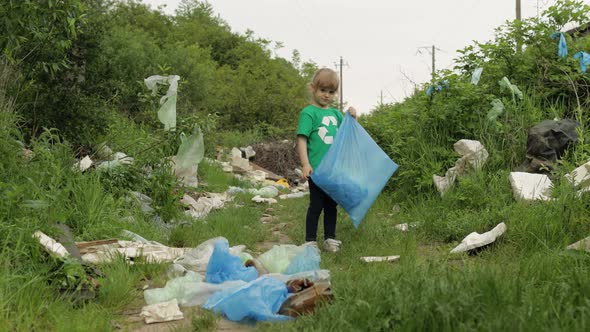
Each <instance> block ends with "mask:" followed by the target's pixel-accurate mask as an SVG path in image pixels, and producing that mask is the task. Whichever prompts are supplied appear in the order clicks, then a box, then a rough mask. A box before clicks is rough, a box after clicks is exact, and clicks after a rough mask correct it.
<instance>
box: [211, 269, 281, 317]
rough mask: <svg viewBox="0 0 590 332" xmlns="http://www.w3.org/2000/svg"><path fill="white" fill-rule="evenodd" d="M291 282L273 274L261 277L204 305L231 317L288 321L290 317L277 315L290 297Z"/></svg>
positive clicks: (225, 291) (219, 295)
mask: <svg viewBox="0 0 590 332" xmlns="http://www.w3.org/2000/svg"><path fill="white" fill-rule="evenodd" d="M287 295H288V290H287V285H285V283H284V282H282V281H280V280H276V279H274V278H270V277H261V278H258V279H256V280H254V281H252V282H250V283H248V284H247V285H245V286H241V287H236V288H232V289H228V290H224V291H221V292H217V293H215V294H213V295H212V296H211V297H210V298H209V300H208V301H207V303H205V305H203V308H205V309H209V310H213V311H214V312H215V313H222V314H223V315H225V316H226V317H227V318H228V319H229V320H232V321H241V320H243V319H245V318H252V319H254V320H256V321H284V320H289V319H291V318H290V317H288V316H283V315H279V314H277V312H278V311H279V309H280V308H281V305H282V304H283V302H285V300H286V299H287Z"/></svg>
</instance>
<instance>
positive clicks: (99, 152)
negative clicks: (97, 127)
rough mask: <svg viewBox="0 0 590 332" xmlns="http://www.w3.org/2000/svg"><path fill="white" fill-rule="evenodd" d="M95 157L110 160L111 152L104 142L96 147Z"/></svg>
mask: <svg viewBox="0 0 590 332" xmlns="http://www.w3.org/2000/svg"><path fill="white" fill-rule="evenodd" d="M96 156H97V157H98V158H99V159H102V160H111V157H112V156H113V150H111V148H109V147H108V146H107V143H106V142H102V143H100V144H98V146H97V147H96Z"/></svg>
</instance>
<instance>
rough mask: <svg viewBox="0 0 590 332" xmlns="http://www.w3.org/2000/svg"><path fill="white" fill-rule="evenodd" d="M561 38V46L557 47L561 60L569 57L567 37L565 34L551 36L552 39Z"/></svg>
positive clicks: (556, 33)
mask: <svg viewBox="0 0 590 332" xmlns="http://www.w3.org/2000/svg"><path fill="white" fill-rule="evenodd" d="M557 37H559V45H558V47H557V55H558V56H559V57H560V58H565V57H566V56H567V43H566V41H565V35H564V33H563V32H554V33H552V34H551V39H555V38H557Z"/></svg>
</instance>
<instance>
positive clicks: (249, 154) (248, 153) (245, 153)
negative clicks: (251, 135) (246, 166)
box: [240, 146, 256, 160]
mask: <svg viewBox="0 0 590 332" xmlns="http://www.w3.org/2000/svg"><path fill="white" fill-rule="evenodd" d="M240 151H242V157H244V158H245V159H248V160H250V159H252V158H254V156H255V155H256V151H254V149H253V148H252V147H251V146H247V147H245V148H240Z"/></svg>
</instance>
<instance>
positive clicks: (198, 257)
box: [174, 236, 244, 273]
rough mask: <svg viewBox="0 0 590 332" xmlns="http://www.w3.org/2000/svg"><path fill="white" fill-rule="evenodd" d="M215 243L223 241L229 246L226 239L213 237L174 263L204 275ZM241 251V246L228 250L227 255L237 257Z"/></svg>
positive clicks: (242, 248)
mask: <svg viewBox="0 0 590 332" xmlns="http://www.w3.org/2000/svg"><path fill="white" fill-rule="evenodd" d="M217 241H223V242H225V243H228V245H229V242H228V241H227V239H226V238H224V237H221V236H219V237H215V238H212V239H209V240H207V241H204V242H203V243H201V244H199V245H198V246H197V247H195V248H193V249H190V250H189V251H187V252H186V253H185V254H184V255H182V256H180V257H178V258H177V259H175V260H174V263H175V264H179V265H182V266H183V267H184V268H185V269H187V270H191V271H195V272H199V273H204V272H205V271H207V265H208V264H209V259H210V258H211V254H213V248H214V244H215V242H217ZM242 250H244V247H243V246H235V247H231V248H229V253H230V254H232V255H234V256H238V255H240V253H241V252H242Z"/></svg>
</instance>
